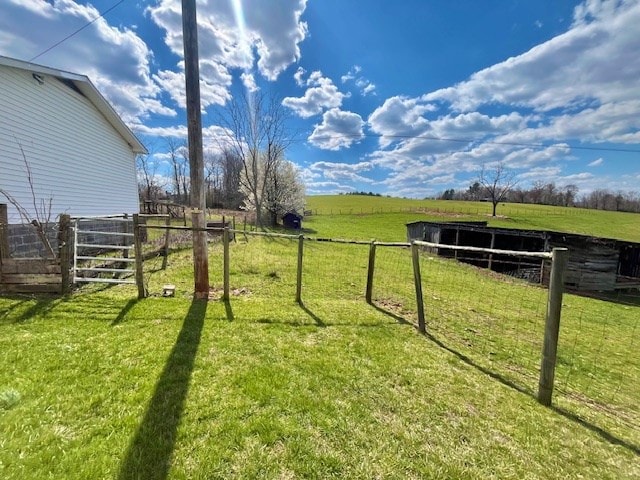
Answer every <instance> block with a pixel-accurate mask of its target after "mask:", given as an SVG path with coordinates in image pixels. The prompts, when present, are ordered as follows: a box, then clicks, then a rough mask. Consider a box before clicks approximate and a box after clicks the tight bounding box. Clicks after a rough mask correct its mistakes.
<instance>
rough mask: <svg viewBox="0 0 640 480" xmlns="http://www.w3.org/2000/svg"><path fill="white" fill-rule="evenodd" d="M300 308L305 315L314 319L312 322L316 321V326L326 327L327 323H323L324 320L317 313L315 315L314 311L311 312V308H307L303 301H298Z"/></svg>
mask: <svg viewBox="0 0 640 480" xmlns="http://www.w3.org/2000/svg"><path fill="white" fill-rule="evenodd" d="M300 308H301V309H302V311H303V312H304V313H306V314H307V315H309V316H310V317H311V318H312V319H313V321H314V322H316V325H317V326H318V327H326V326H327V324H326V323H324V322H323V321H322V319H321V318H320V317H319V316H318V315H316V314H315V313H313V312H312V311H311V310H309V308H308V307H307V306H306V305H305V304H304V302H300Z"/></svg>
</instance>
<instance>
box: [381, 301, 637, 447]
mask: <svg viewBox="0 0 640 480" xmlns="http://www.w3.org/2000/svg"><path fill="white" fill-rule="evenodd" d="M372 307H374V308H375V309H376V310H378V311H379V312H381V313H384V314H386V315H389V316H390V317H391V318H393V319H395V320H396V321H398V322H399V323H406V324H409V323H411V322H409V321H408V320H407V319H406V318H404V317H400V316H399V315H397V314H395V313H392V312H389V311H387V310H385V309H383V308H380V307H378V306H377V305H373V304H372ZM424 336H425V338H427V339H428V340H429V341H431V342H433V343H435V344H436V345H437V346H438V347H440V348H442V349H443V350H446V351H447V352H449V353H451V354H452V355H455V356H456V357H458V358H459V359H460V360H462V361H463V362H464V363H466V364H467V365H469V366H471V367H473V368H475V369H477V370H478V371H480V372H482V373H483V374H485V375H487V376H489V377H491V378H493V379H494V380H497V381H499V382H500V383H502V384H503V385H505V386H507V387H509V388H512V389H514V390H516V391H518V392H520V393H523V394H525V395H528V396H530V397H533V398H536V394H535V392H534V391H533V390H531V389H529V388H526V387H523V386H522V385H518V384H517V383H515V382H513V381H511V380H509V379H508V378H505V377H504V376H502V375H500V374H499V373H497V372H494V371H492V370H489V369H488V368H486V367H483V366H482V365H479V364H478V363H476V362H474V361H473V360H472V359H471V358H470V357H468V356H467V355H465V354H463V353H461V352H459V351H457V350H455V349H454V348H452V347H450V346H449V345H446V344H445V343H444V342H442V341H441V340H439V339H437V338H436V337H434V336H433V335H431V334H429V333H425V334H424ZM550 408H551V410H553V411H554V412H556V413H558V414H560V415H562V416H563V417H565V418H567V419H569V420H571V421H573V422H576V423H578V424H579V425H581V426H583V427H584V428H586V429H588V430H591V431H592V432H594V433H596V434H598V435H599V436H600V437H601V438H603V439H604V440H606V441H607V442H609V443H611V444H612V445H619V446H621V447H624V448H626V449H628V450H630V451H631V452H633V453H635V454H636V455H640V446H638V445H635V444H633V443H631V442H629V441H626V440H624V439H622V438H619V437H616V436H615V435H613V434H611V433H610V432H607V431H606V430H604V429H603V428H601V427H599V426H597V425H595V424H593V423H591V422H588V421H587V420H585V419H583V418H581V417H580V416H579V415H577V414H575V413H573V412H570V411H568V410H566V409H564V408H561V407H557V406H555V405H552V406H551V407H550Z"/></svg>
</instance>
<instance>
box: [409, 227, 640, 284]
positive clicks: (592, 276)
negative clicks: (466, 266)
mask: <svg viewBox="0 0 640 480" xmlns="http://www.w3.org/2000/svg"><path fill="white" fill-rule="evenodd" d="M407 240H408V241H411V240H424V241H427V242H432V243H439V244H444V245H461V246H471V247H482V248H495V249H500V250H516V251H538V252H541V251H551V250H552V249H553V248H567V249H568V250H569V260H568V265H567V271H566V274H565V284H566V286H567V287H569V288H571V289H574V290H577V291H584V292H588V291H602V292H611V291H615V290H618V289H626V288H638V287H640V243H634V242H626V241H622V240H616V239H611V238H598V237H590V236H587V235H578V234H573V233H566V232H554V231H546V230H519V229H513V228H495V227H489V226H487V223H486V222H425V221H419V222H412V223H409V224H407ZM437 253H438V254H439V255H442V256H456V254H455V253H454V252H453V251H451V250H444V249H440V250H439V251H438V252H437ZM464 261H466V262H467V263H471V264H474V265H477V266H480V267H487V268H491V269H492V270H495V271H501V272H503V273H510V270H511V269H513V268H514V266H513V265H514V264H513V260H509V259H507V258H501V257H499V256H497V255H488V254H486V253H465V256H464ZM531 267H533V269H537V270H538V276H537V278H540V274H542V277H543V280H544V275H545V273H548V269H547V270H546V271H545V268H544V265H541V266H535V265H531Z"/></svg>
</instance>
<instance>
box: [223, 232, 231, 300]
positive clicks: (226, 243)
mask: <svg viewBox="0 0 640 480" xmlns="http://www.w3.org/2000/svg"><path fill="white" fill-rule="evenodd" d="M222 243H223V246H224V260H223V264H224V265H223V276H224V279H223V283H224V291H223V294H222V300H225V301H228V300H229V228H228V227H224V232H223V233H222Z"/></svg>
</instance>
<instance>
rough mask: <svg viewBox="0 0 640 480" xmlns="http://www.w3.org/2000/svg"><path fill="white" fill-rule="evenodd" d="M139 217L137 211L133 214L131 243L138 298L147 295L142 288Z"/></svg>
mask: <svg viewBox="0 0 640 480" xmlns="http://www.w3.org/2000/svg"><path fill="white" fill-rule="evenodd" d="M140 233H141V232H140V219H139V217H138V214H137V213H134V214H133V243H134V247H135V255H136V257H135V260H136V285H137V287H138V298H145V297H146V296H147V292H146V289H145V288H144V275H143V273H142V267H143V256H142V237H141V234H140Z"/></svg>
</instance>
